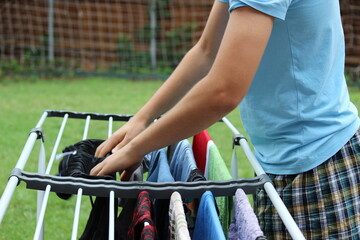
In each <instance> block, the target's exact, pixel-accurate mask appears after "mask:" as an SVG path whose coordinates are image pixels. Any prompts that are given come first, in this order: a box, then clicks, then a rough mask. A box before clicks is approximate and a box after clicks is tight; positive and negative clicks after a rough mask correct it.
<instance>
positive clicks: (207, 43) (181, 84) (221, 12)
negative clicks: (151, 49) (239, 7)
mask: <svg viewBox="0 0 360 240" xmlns="http://www.w3.org/2000/svg"><path fill="white" fill-rule="evenodd" d="M228 18H229V13H228V5H227V4H225V3H222V2H219V1H215V3H214V5H213V8H212V10H211V12H210V15H209V18H208V21H207V23H206V26H205V28H204V31H203V34H202V36H201V38H200V39H199V41H198V42H197V44H196V45H195V46H194V47H193V48H192V49H191V50H190V51H189V52H188V53H187V54H186V55H185V56H184V58H183V59H182V61H181V62H180V64H179V65H178V67H177V68H176V69H175V70H174V72H173V73H172V74H171V76H170V77H169V78H168V79H167V80H166V81H165V83H164V84H163V85H162V86H161V87H160V88H159V89H158V91H156V93H155V94H154V95H153V96H152V97H151V98H150V100H149V101H148V102H147V103H146V104H145V105H144V106H143V107H142V108H141V109H140V110H139V111H138V112H137V113H136V114H135V116H134V117H133V119H132V120H130V121H129V122H128V123H127V124H125V125H124V126H123V127H122V128H120V129H119V130H117V131H116V132H115V133H114V134H113V135H112V136H111V137H110V138H109V139H108V140H106V141H105V142H104V143H103V144H101V145H100V146H99V147H98V149H97V151H96V154H95V155H96V156H98V157H103V156H104V155H105V154H107V153H108V152H109V151H111V150H112V149H113V148H114V147H115V146H117V147H116V148H115V150H117V149H119V148H121V147H122V146H124V145H125V144H126V143H127V142H129V141H130V140H131V139H132V138H134V137H135V136H136V135H137V134H139V133H140V132H141V131H143V130H144V129H145V128H146V127H147V126H149V124H150V123H151V122H153V120H154V119H156V118H158V117H159V116H161V115H162V114H164V113H165V112H167V111H168V110H169V109H171V108H172V107H173V106H174V105H175V104H176V103H177V102H178V101H179V100H180V99H181V98H182V97H183V96H184V95H185V94H186V93H187V92H188V91H189V89H191V88H192V87H193V86H194V85H195V84H196V83H197V82H198V81H199V80H200V79H202V78H203V77H204V76H205V75H206V74H207V73H208V72H209V70H210V68H211V66H212V64H213V62H214V59H215V56H216V54H217V52H218V49H219V46H220V43H221V40H222V36H223V34H224V31H225V27H226V24H227V21H228Z"/></svg>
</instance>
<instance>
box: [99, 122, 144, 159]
mask: <svg viewBox="0 0 360 240" xmlns="http://www.w3.org/2000/svg"><path fill="white" fill-rule="evenodd" d="M146 127H147V124H145V123H142V122H141V121H137V120H136V119H135V118H132V119H130V120H129V121H128V122H127V123H126V124H125V125H124V126H122V127H120V128H119V129H118V130H117V131H116V132H115V133H113V134H112V135H111V137H109V138H108V139H107V140H106V141H105V142H103V143H102V144H100V146H99V147H98V148H97V149H96V152H95V157H99V158H101V157H104V156H105V155H106V154H108V153H109V152H110V151H111V152H112V153H115V152H116V151H118V150H119V149H120V148H122V147H124V146H125V145H126V144H127V143H129V142H130V141H131V140H132V139H133V138H134V137H136V136H137V135H138V134H139V133H141V132H142V131H143V130H144V129H145V128H146Z"/></svg>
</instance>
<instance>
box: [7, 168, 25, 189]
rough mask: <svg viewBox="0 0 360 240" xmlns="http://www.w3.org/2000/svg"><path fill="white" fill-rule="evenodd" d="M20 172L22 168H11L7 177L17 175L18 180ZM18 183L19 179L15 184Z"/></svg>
mask: <svg viewBox="0 0 360 240" xmlns="http://www.w3.org/2000/svg"><path fill="white" fill-rule="evenodd" d="M21 174H22V170H21V169H20V168H14V169H13V170H11V172H10V175H9V178H8V179H10V178H11V177H13V176H14V177H17V178H18V179H19V180H20V177H21ZM19 184H20V181H19V182H18V184H17V185H19Z"/></svg>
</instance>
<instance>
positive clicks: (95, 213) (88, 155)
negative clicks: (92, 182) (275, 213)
mask: <svg viewBox="0 0 360 240" xmlns="http://www.w3.org/2000/svg"><path fill="white" fill-rule="evenodd" d="M103 141H104V140H99V139H86V140H82V141H80V142H77V143H76V144H74V145H71V146H68V147H66V148H65V149H64V150H63V151H62V152H63V154H62V156H63V158H62V160H61V162H60V163H59V174H58V175H59V176H71V177H81V178H87V179H108V180H115V174H111V175H106V176H90V175H89V174H90V170H91V169H92V168H93V167H94V166H95V165H96V164H98V163H99V162H101V161H102V160H103V159H104V158H96V157H94V154H95V151H96V148H97V147H98V146H99V145H100V144H101V143H102V142H103ZM57 195H58V196H59V197H60V198H62V199H69V198H70V197H71V194H64V193H57ZM115 202H117V199H115ZM113 211H114V214H115V216H116V215H117V206H114V209H113ZM108 234H109V198H108V197H97V198H96V199H95V201H94V204H93V205H92V209H91V212H90V215H89V218H88V221H87V223H86V226H85V229H84V232H83V233H82V235H81V237H80V239H81V240H93V239H94V240H95V239H107V238H108Z"/></svg>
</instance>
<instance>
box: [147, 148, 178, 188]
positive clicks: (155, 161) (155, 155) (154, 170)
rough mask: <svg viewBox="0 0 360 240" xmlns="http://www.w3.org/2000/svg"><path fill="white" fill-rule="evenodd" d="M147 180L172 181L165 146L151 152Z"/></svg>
mask: <svg viewBox="0 0 360 240" xmlns="http://www.w3.org/2000/svg"><path fill="white" fill-rule="evenodd" d="M147 181H149V182H174V178H173V176H172V175H171V172H170V168H169V164H168V161H167V157H166V148H162V149H159V150H156V151H154V152H152V153H151V157H150V164H149V175H148V178H147Z"/></svg>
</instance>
